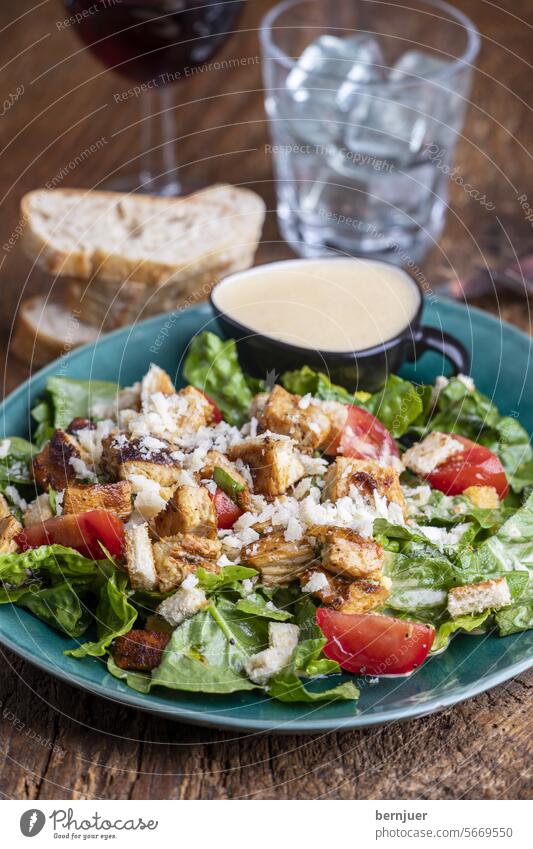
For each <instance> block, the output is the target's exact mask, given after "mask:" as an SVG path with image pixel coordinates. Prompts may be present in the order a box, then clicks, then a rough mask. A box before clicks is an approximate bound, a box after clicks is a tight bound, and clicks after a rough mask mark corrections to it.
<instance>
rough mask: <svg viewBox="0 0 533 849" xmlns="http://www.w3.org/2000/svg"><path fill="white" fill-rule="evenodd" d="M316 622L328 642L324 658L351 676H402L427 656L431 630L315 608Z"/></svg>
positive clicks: (369, 615) (396, 620) (432, 629)
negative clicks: (334, 662)
mask: <svg viewBox="0 0 533 849" xmlns="http://www.w3.org/2000/svg"><path fill="white" fill-rule="evenodd" d="M316 621H317V624H318V626H319V627H320V628H321V630H322V632H323V634H324V636H325V637H326V638H327V640H328V642H327V643H326V646H325V648H324V654H325V655H326V657H329V658H330V660H336V661H337V662H338V663H339V664H340V665H341V667H342V668H343V669H346V671H347V672H353V673H354V674H355V675H365V674H366V675H404V674H406V673H409V672H413V670H414V669H416V668H417V667H418V666H420V665H421V664H422V663H423V662H424V661H425V659H426V657H427V656H428V652H429V650H430V648H431V646H432V645H433V640H434V639H435V629H434V628H433V627H432V626H431V625H423V624H420V623H419V622H407V621H405V620H403V619H393V618H392V617H390V616H378V615H376V616H374V615H372V614H357V613H338V612H337V611H335V610H330V609H329V608H326V607H319V608H318V610H317V612H316Z"/></svg>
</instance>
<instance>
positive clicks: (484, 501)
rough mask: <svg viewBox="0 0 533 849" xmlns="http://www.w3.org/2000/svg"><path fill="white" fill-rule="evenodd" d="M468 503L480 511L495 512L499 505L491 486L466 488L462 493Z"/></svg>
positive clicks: (495, 492) (496, 494)
mask: <svg viewBox="0 0 533 849" xmlns="http://www.w3.org/2000/svg"><path fill="white" fill-rule="evenodd" d="M463 495H465V496H466V497H467V498H468V500H469V501H471V502H472V504H473V505H474V507H480V508H481V509H482V510H496V508H497V507H498V505H499V503H500V499H499V498H498V493H497V491H496V490H495V489H494V487H493V486H468V487H467V488H466V489H465V490H464V491H463Z"/></svg>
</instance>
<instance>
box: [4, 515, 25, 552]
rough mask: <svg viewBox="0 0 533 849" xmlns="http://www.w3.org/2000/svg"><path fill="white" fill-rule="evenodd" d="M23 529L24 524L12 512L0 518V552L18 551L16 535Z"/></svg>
mask: <svg viewBox="0 0 533 849" xmlns="http://www.w3.org/2000/svg"><path fill="white" fill-rule="evenodd" d="M21 530H22V525H21V524H20V522H19V521H18V520H17V519H15V517H14V516H12V515H11V514H10V515H9V516H4V518H3V519H0V554H11V553H12V552H14V551H17V549H18V546H17V543H16V542H15V539H14V538H15V537H16V535H17V534H19V533H20V532H21Z"/></svg>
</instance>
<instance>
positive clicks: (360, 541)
mask: <svg viewBox="0 0 533 849" xmlns="http://www.w3.org/2000/svg"><path fill="white" fill-rule="evenodd" d="M308 536H309V537H314V538H316V539H317V540H318V541H319V543H320V544H321V546H322V548H321V553H320V560H321V561H322V564H323V566H324V568H325V569H326V570H327V571H328V572H330V573H331V574H333V575H339V576H343V577H345V578H348V577H350V578H368V577H370V576H372V577H376V576H379V572H380V571H381V567H382V565H383V549H382V547H381V546H380V545H378V544H377V542H374V541H373V540H368V539H365V538H364V537H362V536H360V535H359V534H358V533H356V532H355V531H352V530H349V529H348V528H337V527H334V526H328V525H316V526H314V527H311V528H309V531H308Z"/></svg>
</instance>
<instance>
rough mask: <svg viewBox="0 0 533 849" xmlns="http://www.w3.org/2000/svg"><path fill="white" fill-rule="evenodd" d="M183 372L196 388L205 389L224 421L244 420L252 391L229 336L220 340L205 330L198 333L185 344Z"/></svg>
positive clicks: (235, 421)
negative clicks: (189, 342)
mask: <svg viewBox="0 0 533 849" xmlns="http://www.w3.org/2000/svg"><path fill="white" fill-rule="evenodd" d="M183 375H184V377H185V379H186V380H188V382H189V383H191V384H192V385H193V386H196V388H197V389H200V390H201V391H202V392H207V394H208V395H209V396H210V397H211V398H212V399H213V401H215V402H216V403H217V404H218V406H219V407H220V410H221V412H222V415H223V417H224V419H225V420H226V421H227V422H229V423H230V424H233V425H241V424H242V423H243V422H244V421H245V419H246V418H247V416H248V412H249V408H250V404H251V403H252V398H253V394H252V390H251V389H250V387H249V385H248V382H247V379H246V377H245V375H244V374H243V371H242V369H241V367H240V365H239V360H238V358H237V346H236V344H235V341H234V340H233V339H228V340H227V341H223V340H222V339H220V338H219V337H218V336H215V334H214V333H210V332H209V331H204V332H203V333H199V334H198V336H195V337H194V339H193V340H192V342H191V344H190V346H189V350H188V353H187V356H186V358H185V363H184V365H183Z"/></svg>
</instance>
